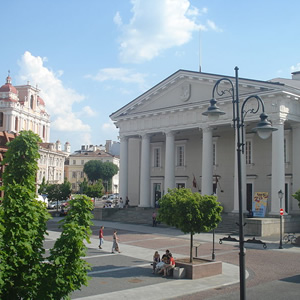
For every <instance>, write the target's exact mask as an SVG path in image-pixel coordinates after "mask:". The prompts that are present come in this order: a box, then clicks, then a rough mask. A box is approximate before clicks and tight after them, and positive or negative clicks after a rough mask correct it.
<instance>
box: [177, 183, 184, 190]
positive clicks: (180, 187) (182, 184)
mask: <svg viewBox="0 0 300 300" xmlns="http://www.w3.org/2000/svg"><path fill="white" fill-rule="evenodd" d="M176 188H177V189H183V188H185V183H176Z"/></svg>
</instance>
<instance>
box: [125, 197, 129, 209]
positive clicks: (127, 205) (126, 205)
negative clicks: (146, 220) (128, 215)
mask: <svg viewBox="0 0 300 300" xmlns="http://www.w3.org/2000/svg"><path fill="white" fill-rule="evenodd" d="M125 207H126V208H128V207H129V199H128V196H126V201H125Z"/></svg>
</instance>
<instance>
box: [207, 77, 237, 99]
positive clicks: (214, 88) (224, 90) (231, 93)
mask: <svg viewBox="0 0 300 300" xmlns="http://www.w3.org/2000/svg"><path fill="white" fill-rule="evenodd" d="M222 81H227V82H229V83H230V85H231V88H229V89H222V90H219V84H220V83H221V82H222ZM215 92H216V93H217V95H218V96H220V97H221V96H223V95H225V94H226V93H229V94H230V95H231V96H232V98H233V99H234V86H233V83H232V81H231V80H230V79H229V78H226V77H223V78H220V79H219V80H218V81H217V82H216V83H215V85H214V87H213V90H212V98H213V99H214V98H215Z"/></svg>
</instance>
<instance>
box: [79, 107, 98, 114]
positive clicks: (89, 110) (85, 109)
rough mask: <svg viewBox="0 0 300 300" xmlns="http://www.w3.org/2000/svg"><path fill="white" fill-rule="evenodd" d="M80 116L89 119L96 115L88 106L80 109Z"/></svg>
mask: <svg viewBox="0 0 300 300" xmlns="http://www.w3.org/2000/svg"><path fill="white" fill-rule="evenodd" d="M82 114H84V115H85V116H89V117H94V116H96V115H97V113H96V112H95V111H94V110H93V109H92V108H91V107H90V106H85V107H84V108H83V109H82Z"/></svg>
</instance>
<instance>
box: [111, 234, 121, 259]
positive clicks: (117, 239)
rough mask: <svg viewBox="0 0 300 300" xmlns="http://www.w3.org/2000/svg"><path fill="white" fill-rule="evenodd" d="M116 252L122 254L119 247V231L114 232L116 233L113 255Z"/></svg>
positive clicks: (114, 235) (112, 249)
mask: <svg viewBox="0 0 300 300" xmlns="http://www.w3.org/2000/svg"><path fill="white" fill-rule="evenodd" d="M115 251H117V252H119V253H121V251H120V247H119V238H118V235H117V230H114V233H113V244H112V248H111V253H115Z"/></svg>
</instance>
